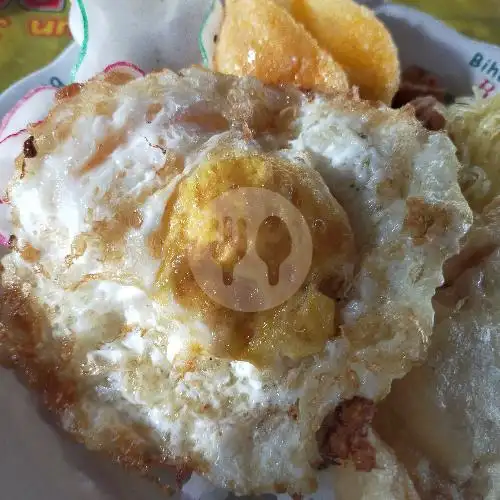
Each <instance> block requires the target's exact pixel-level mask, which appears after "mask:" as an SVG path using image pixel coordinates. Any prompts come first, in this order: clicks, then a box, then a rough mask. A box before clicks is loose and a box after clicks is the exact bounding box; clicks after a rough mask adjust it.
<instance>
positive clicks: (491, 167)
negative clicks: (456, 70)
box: [446, 94, 500, 212]
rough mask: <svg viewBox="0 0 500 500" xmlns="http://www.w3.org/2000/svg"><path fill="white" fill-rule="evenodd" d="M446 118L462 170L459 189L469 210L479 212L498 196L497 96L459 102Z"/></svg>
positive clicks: (499, 110)
mask: <svg viewBox="0 0 500 500" xmlns="http://www.w3.org/2000/svg"><path fill="white" fill-rule="evenodd" d="M446 118H447V130H448V133H449V135H450V137H451V138H452V140H453V141H454V142H455V144H456V146H457V150H458V156H459V159H460V161H461V163H462V164H463V165H464V167H465V168H464V170H463V172H461V181H460V182H461V185H462V189H463V191H464V194H465V196H466V197H467V201H468V202H469V203H470V205H471V206H472V208H473V209H474V210H475V211H478V212H481V211H482V210H483V209H484V207H485V206H486V205H488V204H489V203H490V202H491V201H492V200H493V198H495V197H496V196H498V195H500V161H499V158H500V137H499V135H498V127H499V123H500V95H499V94H497V95H494V96H492V97H489V98H488V99H481V98H478V97H467V98H463V99H460V100H458V101H457V103H456V104H454V105H453V106H450V107H449V108H448V109H447V110H446Z"/></svg>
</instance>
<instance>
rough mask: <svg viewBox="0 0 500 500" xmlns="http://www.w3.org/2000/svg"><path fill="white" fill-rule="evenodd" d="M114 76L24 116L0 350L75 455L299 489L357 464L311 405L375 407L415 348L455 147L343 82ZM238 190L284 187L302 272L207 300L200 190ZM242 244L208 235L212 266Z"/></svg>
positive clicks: (450, 196)
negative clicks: (288, 283) (246, 295)
mask: <svg viewBox="0 0 500 500" xmlns="http://www.w3.org/2000/svg"><path fill="white" fill-rule="evenodd" d="M129 80H130V77H127V76H126V75H120V74H119V73H115V74H110V75H108V76H107V77H105V78H96V79H94V80H92V81H90V82H88V83H87V84H85V85H83V86H82V85H73V86H71V87H67V88H65V89H63V90H62V91H61V92H60V94H59V96H58V102H57V104H56V106H55V107H54V108H53V109H52V111H51V112H50V114H49V116H48V117H47V118H46V119H45V120H44V121H43V122H42V123H40V124H36V125H32V126H31V127H30V133H31V134H32V136H31V137H30V139H28V141H27V144H25V148H24V153H25V154H24V155H21V156H20V157H19V158H18V160H17V170H16V174H15V177H14V178H13V180H12V182H11V184H10V187H9V191H8V196H9V200H10V203H11V205H12V213H13V226H14V228H15V229H14V237H13V238H12V239H11V241H12V247H13V251H12V252H11V253H10V254H9V255H8V256H6V257H5V258H4V259H3V260H2V264H3V266H4V272H3V285H4V289H5V291H4V293H3V308H4V314H3V324H2V329H1V331H0V332H1V333H0V335H1V337H0V340H1V346H2V353H3V355H4V356H6V357H8V358H9V359H10V360H11V361H12V362H14V363H15V364H16V365H18V366H19V367H20V368H21V369H22V370H23V371H24V372H25V373H26V375H27V376H28V379H29V380H30V382H31V383H32V384H34V385H35V386H36V387H37V388H38V389H39V390H40V391H42V392H43V394H44V397H45V400H46V402H47V404H48V406H49V407H50V408H52V409H53V410H54V411H56V412H57V414H58V415H59V418H60V421H61V424H62V426H63V427H64V428H65V429H66V430H68V431H69V432H71V433H73V434H74V435H75V436H76V437H77V438H78V439H79V440H81V441H83V442H85V444H86V445H87V446H88V447H89V448H92V449H101V450H105V451H107V452H109V453H111V454H112V455H114V456H115V458H117V459H119V460H120V461H122V462H125V463H128V464H132V465H135V466H138V467H141V468H142V469H143V470H144V469H148V468H149V467H151V466H153V465H158V464H166V465H172V466H175V467H177V469H178V471H179V473H182V472H183V471H186V470H195V471H197V472H198V473H200V474H201V475H203V476H204V477H206V478H207V479H208V480H210V481H211V482H212V483H213V484H215V485H216V486H220V487H224V488H228V489H231V490H232V491H235V492H236V493H239V494H244V493H265V492H288V493H290V494H303V493H310V492H313V491H314V490H315V489H316V487H317V479H318V469H319V468H320V466H324V465H325V461H326V465H328V463H330V464H331V463H334V464H340V463H346V464H348V463H351V462H352V463H353V465H354V466H355V465H356V455H355V454H354V452H353V451H352V450H350V446H351V445H352V444H353V443H346V447H345V450H346V451H345V452H344V451H343V452H334V451H332V450H333V449H330V454H329V455H328V457H327V459H325V455H324V454H323V453H322V452H321V450H320V447H319V444H318V433H319V431H320V430H321V429H322V424H323V422H324V421H325V419H326V417H327V416H328V415H331V414H332V413H334V412H335V410H336V408H338V407H339V405H343V404H346V402H349V401H351V400H353V401H368V402H377V401H379V400H380V399H382V398H383V397H384V396H385V395H386V394H387V393H388V391H389V389H390V385H391V383H392V381H393V380H394V379H395V378H399V377H402V376H403V375H405V374H406V373H407V372H408V371H409V370H410V368H411V367H412V365H413V364H414V363H415V362H418V361H419V360H421V359H422V358H423V356H424V355H425V351H426V347H427V343H428V340H429V336H430V334H431V331H432V323H433V316H434V313H433V309H432V304H431V298H432V296H433V294H434V290H435V288H436V287H437V286H439V285H440V284H441V283H442V265H443V262H444V260H445V259H446V258H448V257H449V256H451V255H452V254H454V253H456V251H457V249H458V243H459V239H460V238H461V237H462V236H463V235H464V233H465V232H466V230H467V228H468V227H469V225H470V222H471V214H470V211H469V208H468V206H467V204H466V202H465V200H464V199H463V197H462V194H461V192H460V189H459V186H458V183H457V170H458V163H457V160H456V158H455V152H454V148H453V146H452V144H451V142H450V141H449V139H448V138H447V137H446V135H444V134H441V133H430V132H428V131H426V130H424V129H423V127H422V126H421V125H420V124H419V123H418V121H417V120H416V118H415V117H414V116H413V114H412V111H411V110H410V109H402V110H391V109H389V108H387V107H386V106H385V105H383V104H378V103H369V102H363V101H361V100H359V98H357V97H356V96H355V95H349V94H339V95H329V96H327V95H322V94H315V93H308V94H303V93H301V92H300V91H298V90H296V89H293V88H274V87H266V86H264V85H263V84H261V83H259V82H258V81H257V80H254V79H252V78H237V77H232V76H223V75H218V74H214V73H211V72H209V71H205V70H201V69H196V68H193V69H189V70H186V71H183V72H181V74H176V73H173V72H170V71H163V72H159V73H153V74H150V75H148V76H146V77H145V78H140V79H136V80H130V81H129ZM241 189H258V190H265V191H266V192H271V193H275V194H279V196H280V197H281V199H283V200H285V201H286V203H285V204H284V206H290V205H292V206H293V207H294V209H296V210H298V211H299V212H300V214H301V217H300V218H299V219H300V221H302V222H300V223H299V222H297V224H298V226H300V224H305V225H306V227H307V228H308V231H309V237H307V236H304V238H302V239H301V238H298V239H296V240H294V241H295V244H296V248H298V249H299V251H298V255H299V257H301V258H299V259H298V260H297V261H296V263H295V265H294V266H295V267H294V266H292V267H290V268H287V269H288V270H284V271H283V273H282V271H281V270H279V276H280V277H281V276H282V275H285V274H286V273H289V274H290V276H292V275H293V276H295V275H296V274H297V273H298V272H299V268H300V267H301V266H302V267H303V266H304V265H305V266H306V271H305V273H303V277H302V278H303V279H301V282H300V284H299V287H298V289H297V290H296V291H295V293H294V294H293V296H292V297H290V298H288V300H285V301H284V302H283V303H280V304H277V305H276V304H275V305H273V307H271V308H262V309H259V308H255V309H254V310H253V311H252V310H248V309H245V310H243V309H242V308H238V307H235V308H229V307H226V306H225V305H222V304H220V303H219V302H217V300H213V297H210V295H209V294H207V293H206V289H205V288H204V287H203V283H202V284H200V282H199V280H198V281H197V279H196V276H195V275H194V272H193V269H192V268H191V266H190V262H191V264H192V257H193V255H194V257H195V258H194V260H195V261H196V259H197V258H198V257H199V256H201V255H204V252H206V251H208V250H210V251H212V250H213V249H214V247H213V245H212V243H213V241H214V239H216V238H217V235H218V234H219V233H218V231H219V229H220V228H219V229H218V226H217V224H216V223H214V222H213V220H217V217H218V215H219V214H218V213H217V209H216V208H214V205H213V204H212V201H213V200H215V199H218V197H220V196H222V195H224V193H226V192H228V191H231V190H241ZM245 192H247V191H245ZM287 204H288V205H287ZM249 207H253V208H255V206H254V205H252V203H250V201H249V200H248V199H246V198H245V197H244V196H243V198H241V199H240V203H239V205H237V206H236V207H233V208H234V210H235V213H236V215H241V214H243V215H244V214H246V213H247V212H245V210H247V209H248V208H249ZM262 207H264V208H265V207H266V201H265V199H263V202H262ZM262 207H260V208H262ZM285 212H286V210H285ZM272 213H273V215H276V216H282V215H283V216H285V215H286V214H285V213H284V212H283V213H281V212H280V211H279V210H278V211H277V212H272ZM299 219H297V220H299ZM298 226H297V227H298ZM301 227H302V226H301ZM289 229H290V232H291V233H293V229H294V227H291V228H289ZM279 234H281V233H280V229H279V227H278V226H276V227H271V230H269V231H267V232H265V234H264V236H263V238H264V239H263V243H262V240H259V239H258V237H257V236H255V234H254V233H251V232H249V233H248V235H247V236H248V237H247V238H246V247H245V249H244V250H245V252H246V253H247V254H252V255H255V254H256V255H258V256H259V255H260V256H261V259H260V260H262V261H263V260H264V257H263V256H264V254H265V255H268V256H269V255H270V256H271V257H269V258H276V259H278V257H276V256H277V255H278V256H279V255H281V256H283V255H286V254H287V252H289V251H293V248H292V250H290V249H289V248H288V247H289V246H291V247H293V245H292V244H291V243H290V241H289V239H287V237H281V236H279ZM277 235H278V236H279V237H278V236H277ZM259 241H261V242H260V243H259ZM308 242H309V243H308ZM292 243H293V242H292ZM308 244H310V246H311V255H310V259H309V260H310V262H308V259H307V258H306V257H307V255H306V254H307V245H308ZM273 245H274V246H273ZM269 248H271V250H272V251H271V250H269ZM273 249H274V250H273ZM240 250H241V249H239V247H237V246H236V247H235V244H234V240H232V239H231V238H229V239H227V240H224V239H222V240H221V241H219V242H218V245H217V247H216V249H215V251H212V254H211V255H212V260H213V262H215V263H216V264H217V266H219V267H220V268H221V269H222V270H224V269H226V268H227V269H229V268H233V269H237V266H238V264H239V259H241V258H242V256H241V254H242V253H244V252H242V251H240ZM190 258H191V261H190ZM258 260H259V259H254V261H253V262H254V263H255V267H250V268H248V269H247V273H246V274H245V275H244V283H245V284H247V285H248V286H253V285H252V283H254V281H255V280H257V278H258V277H257V275H258V274H259V273H262V272H263V271H262V269H264V270H265V268H262V266H261V267H260V268H259V267H258V265H259V264H258V262H257V261H258ZM278 261H279V259H278ZM278 261H276V262H278ZM278 264H279V262H278ZM273 265H274V264H273ZM235 266H236V267H235ZM259 269H260V271H259ZM269 269H270V267H269ZM254 270H255V271H254ZM285 271H286V272H285ZM269 273H270V271H269ZM220 276H222V274H221V275H220ZM269 276H270V274H269ZM221 279H222V278H221ZM238 300H239V299H238ZM259 300H260V299H259ZM257 302H258V300H257ZM259 303H260V302H259ZM238 304H239V302H238ZM345 415H348V413H346V414H345ZM345 418H350V417H345ZM353 418H354V417H353ZM344 424H346V425H347V423H346V422H344ZM362 427H363V426H360V429H362ZM329 432H330V433H335V429H334V428H331V429H329ZM362 432H365V430H362ZM361 437H363V436H361ZM334 438H335V436H334ZM329 442H332V443H333V442H335V439H331V440H330V441H329ZM337 445H338V443H337ZM336 449H337V448H336ZM375 460H376V457H375ZM375 466H376V464H375ZM181 476H182V474H181Z"/></svg>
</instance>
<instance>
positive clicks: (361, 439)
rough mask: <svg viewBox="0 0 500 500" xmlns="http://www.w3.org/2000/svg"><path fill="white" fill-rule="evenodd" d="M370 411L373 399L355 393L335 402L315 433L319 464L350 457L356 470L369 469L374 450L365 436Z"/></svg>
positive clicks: (372, 413) (373, 462)
mask: <svg viewBox="0 0 500 500" xmlns="http://www.w3.org/2000/svg"><path fill="white" fill-rule="evenodd" d="M374 415H375V404H374V403H373V401H370V400H368V399H365V398H361V397H358V396H356V397H354V398H353V399H350V400H348V401H344V402H343V403H341V404H340V405H338V406H337V408H336V409H335V411H334V412H333V413H332V414H330V415H329V416H328V417H327V418H326V419H325V421H324V422H323V426H322V428H321V429H320V431H319V433H318V441H319V446H320V453H321V456H322V458H323V464H321V465H329V464H332V463H333V464H341V463H342V462H344V461H347V460H351V461H352V462H353V464H354V466H355V468H356V469H357V470H361V471H370V470H372V469H373V468H374V467H375V461H376V460H375V459H376V453H375V449H374V448H373V446H372V445H371V444H370V442H369V440H368V437H367V436H368V428H369V426H370V424H371V423H372V421H373V417H374Z"/></svg>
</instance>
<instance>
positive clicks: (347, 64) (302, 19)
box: [290, 0, 399, 104]
mask: <svg viewBox="0 0 500 500" xmlns="http://www.w3.org/2000/svg"><path fill="white" fill-rule="evenodd" d="M290 3H291V11H290V12H291V13H292V16H293V17H294V18H295V20H296V21H297V22H299V23H301V24H302V25H303V26H305V28H306V29H307V31H309V33H311V35H312V36H313V37H314V38H315V39H316V40H317V41H318V43H319V45H320V47H322V48H323V49H325V50H327V51H328V53H329V54H330V55H331V56H332V57H333V59H334V60H335V61H336V62H337V63H339V64H340V65H341V66H342V68H344V70H345V72H346V73H347V76H348V78H349V82H350V84H351V85H356V86H357V87H359V93H360V95H361V97H362V98H364V99H371V100H381V101H383V102H385V103H386V104H390V102H391V100H392V98H393V97H394V94H395V93H396V91H397V90H398V87H399V59H398V52H397V48H396V45H395V44H394V42H393V40H392V37H391V35H390V33H389V31H388V30H387V28H386V27H385V26H384V25H383V24H382V22H381V21H379V20H378V19H377V17H376V16H375V14H374V13H373V11H371V10H370V9H368V8H366V7H365V6H363V5H359V4H358V3H356V2H354V1H353V0H293V1H291V2H290Z"/></svg>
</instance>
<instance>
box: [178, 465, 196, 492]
mask: <svg viewBox="0 0 500 500" xmlns="http://www.w3.org/2000/svg"><path fill="white" fill-rule="evenodd" d="M192 473H193V469H192V468H191V467H188V466H187V465H182V466H181V467H177V469H176V471H175V482H176V484H177V486H178V487H179V488H181V487H182V486H183V485H184V484H185V483H186V482H187V481H189V478H190V477H191V474H192Z"/></svg>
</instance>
